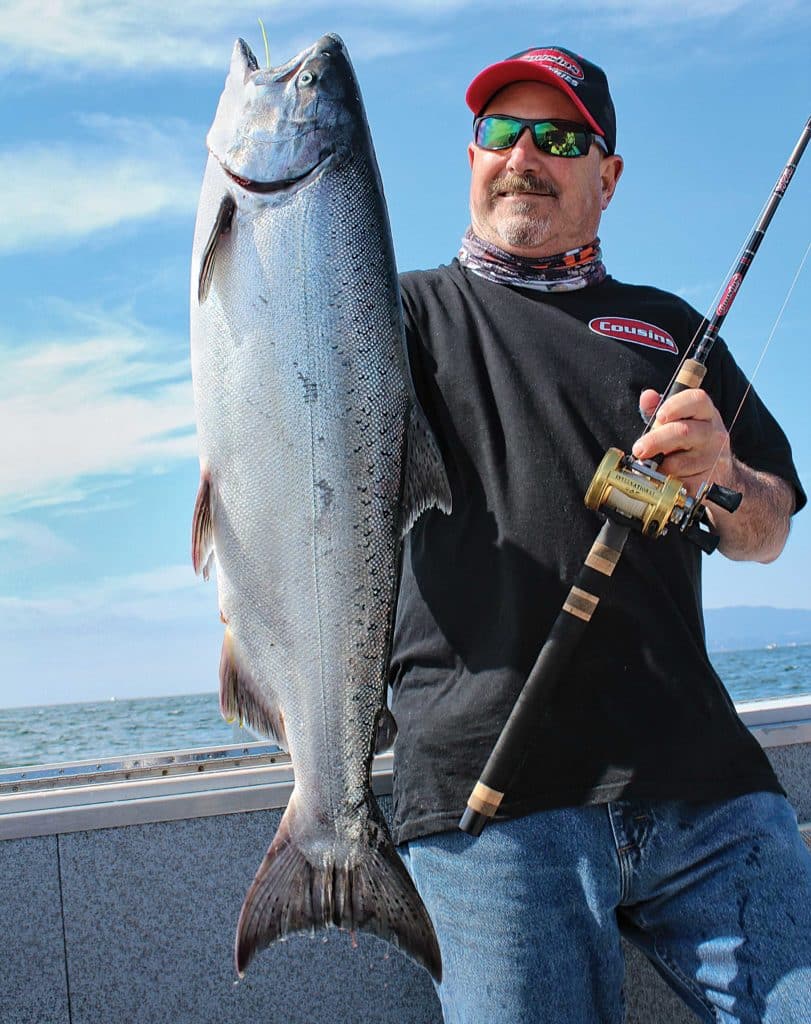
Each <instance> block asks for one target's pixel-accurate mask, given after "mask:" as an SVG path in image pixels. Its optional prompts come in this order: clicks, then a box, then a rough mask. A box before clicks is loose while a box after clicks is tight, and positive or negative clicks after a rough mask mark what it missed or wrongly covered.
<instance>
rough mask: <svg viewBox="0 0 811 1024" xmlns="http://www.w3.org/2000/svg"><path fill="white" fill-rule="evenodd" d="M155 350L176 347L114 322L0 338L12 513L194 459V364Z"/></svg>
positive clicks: (5, 482) (3, 439) (0, 414)
mask: <svg viewBox="0 0 811 1024" xmlns="http://www.w3.org/2000/svg"><path fill="white" fill-rule="evenodd" d="M66 333H67V332H66ZM157 345H160V347H161V349H162V350H163V351H166V350H169V348H170V345H171V342H170V341H169V339H163V338H154V337H150V336H149V335H148V334H147V332H145V331H144V330H143V329H142V328H139V327H138V326H137V325H131V324H130V325H126V324H120V323H117V322H115V321H110V322H108V323H106V324H105V323H100V322H96V323H94V326H93V327H92V329H89V330H88V332H87V333H86V334H77V333H76V331H75V327H74V329H73V332H71V333H67V337H63V338H62V339H61V340H59V341H50V340H48V341H40V342H35V343H31V344H26V345H20V344H19V342H16V343H15V342H10V341H9V340H8V339H6V340H3V339H0V464H2V465H3V474H2V476H1V477H0V499H2V500H3V505H4V508H5V509H6V511H14V510H15V509H16V510H20V509H23V508H27V507H32V506H42V505H52V504H61V503H64V502H68V501H75V500H77V499H81V498H82V497H84V496H85V495H86V494H87V492H88V490H90V489H92V488H93V485H94V480H95V481H96V483H97V482H98V479H99V478H100V477H103V476H105V475H111V474H112V475H121V474H129V473H135V472H137V471H142V470H147V471H154V470H155V469H159V468H164V467H166V466H168V465H170V464H172V463H174V462H176V461H177V460H181V459H188V458H192V457H193V456H194V454H195V452H196V440H195V436H194V407H193V400H192V390H191V383H190V379H189V369H188V362H187V360H185V359H183V360H182V361H178V362H167V361H166V360H165V359H159V358H158V357H157V356H156V355H155V352H156V351H157V347H153V346H157ZM175 346H176V343H175ZM175 350H176V347H175Z"/></svg>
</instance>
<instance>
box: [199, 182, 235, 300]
mask: <svg viewBox="0 0 811 1024" xmlns="http://www.w3.org/2000/svg"><path fill="white" fill-rule="evenodd" d="M236 208H237V204H236V202H235V201H234V198H233V196H231V195H229V194H228V193H226V194H225V195H224V196H223V197H222V200H221V202H220V208H219V210H217V216H216V217H215V218H214V226H213V227H212V229H211V234H210V235H209V236H208V241H207V242H206V247H205V249H203V255H202V258H201V260H200V277H199V280H198V282H197V301H198V302H199V303H200V304H201V305H202V304H203V303H204V302H205V301H206V299H207V298H208V292H209V289H210V288H211V278H212V276H213V274H214V258H215V256H216V253H217V245H218V243H219V241H220V239H221V238H222V236H223V235H227V234H229V232H230V231H231V223H232V221H233V219H234V210H236Z"/></svg>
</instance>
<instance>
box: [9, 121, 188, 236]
mask: <svg viewBox="0 0 811 1024" xmlns="http://www.w3.org/2000/svg"><path fill="white" fill-rule="evenodd" d="M81 123H82V125H83V127H84V128H85V130H86V138H85V139H84V140H83V141H82V142H76V143H70V144H69V143H64V142H63V143H56V142H53V143H48V144H44V143H24V144H22V145H18V146H15V147H14V148H6V149H3V150H0V181H2V182H3V203H2V204H0V252H3V251H13V250H20V249H32V248H38V247H41V246H43V245H48V244H49V243H52V242H53V241H55V240H59V242H60V243H65V242H67V243H70V242H78V241H79V240H81V239H83V238H85V237H87V236H88V235H90V234H92V233H94V232H96V231H100V230H104V229H109V228H113V227H116V226H117V225H120V224H125V223H127V222H133V221H137V220H142V219H144V218H150V217H157V216H159V215H160V216H173V215H178V214H188V215H191V214H192V213H193V211H194V209H195V207H196V205H197V198H198V194H199V190H200V181H201V178H202V171H203V166H204V163H205V149H204V146H203V143H202V141H201V140H202V139H203V137H204V132H203V130H197V131H195V130H193V129H192V128H191V127H190V126H189V125H188V124H186V123H185V122H179V121H164V122H162V123H160V124H155V123H152V122H147V121H145V120H143V121H141V120H135V119H128V118H112V117H105V116H100V115H96V116H86V117H84V118H83V119H82V120H81Z"/></svg>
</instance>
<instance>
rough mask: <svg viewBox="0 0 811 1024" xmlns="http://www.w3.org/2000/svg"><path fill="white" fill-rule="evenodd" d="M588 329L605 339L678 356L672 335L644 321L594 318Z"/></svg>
mask: <svg viewBox="0 0 811 1024" xmlns="http://www.w3.org/2000/svg"><path fill="white" fill-rule="evenodd" d="M589 327H590V328H591V330H592V331H594V333H595V334H602V335H603V337H605V338H615V339H616V340H617V341H630V342H631V343H632V344H634V345H645V346H647V348H658V349H660V350H661V351H663V352H670V353H672V354H673V355H674V356H677V355H678V354H679V349H678V346H677V345H676V342H675V341H674V340H673V335H671V334H668V332H667V331H666V330H664V328H662V327H656V326H655V325H654V324H649V323H646V322H645V321H644V320H630V319H629V318H628V317H624V316H596V317H595V318H594V319H593V320H590V321H589Z"/></svg>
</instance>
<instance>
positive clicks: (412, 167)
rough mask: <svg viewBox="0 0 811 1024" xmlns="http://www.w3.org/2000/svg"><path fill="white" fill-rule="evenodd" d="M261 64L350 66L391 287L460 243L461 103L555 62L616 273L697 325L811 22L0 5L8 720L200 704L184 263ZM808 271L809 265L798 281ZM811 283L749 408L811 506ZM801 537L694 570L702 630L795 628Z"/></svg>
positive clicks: (761, 314) (411, 0)
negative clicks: (200, 204) (323, 41)
mask: <svg viewBox="0 0 811 1024" xmlns="http://www.w3.org/2000/svg"><path fill="white" fill-rule="evenodd" d="M257 16H261V17H263V18H264V21H265V24H266V27H267V32H268V36H269V41H270V49H271V61H272V63H281V62H282V61H283V60H286V59H287V58H288V57H290V56H291V55H292V54H293V53H295V52H296V51H297V50H298V49H300V48H301V47H302V46H304V45H306V44H308V43H310V42H312V41H313V40H314V39H315V38H316V37H317V36H319V35H320V34H322V33H323V32H325V31H338V32H339V33H340V34H341V35H342V36H343V38H344V40H345V42H346V44H347V46H348V48H349V50H350V53H351V54H352V56H353V60H354V63H355V66H356V70H357V73H358V77H359V79H360V83H361V88H362V90H363V93H364V97H365V101H366V105H367V111H368V115H369V121H370V124H371V128H372V135H373V138H374V140H375V144H376V148H377V153H378V159H379V162H380V165H381V170H382V174H383V179H384V184H385V188H386V194H387V199H388V204H389V210H390V215H391V221H392V231H393V235H394V240H395V247H396V250H397V257H398V263H399V266H400V268H401V269H409V268H414V267H428V266H432V265H435V264H437V263H439V262H446V261H447V260H448V259H450V258H451V257H452V256H453V255H454V253H455V251H456V248H457V243H458V239H459V237H460V236H461V234H462V232H463V230H464V228H465V226H466V224H467V179H468V169H467V158H466V154H465V146H466V143H467V138H468V134H469V129H470V117H469V113H468V111H467V108H466V107H465V105H464V101H463V96H464V90H465V88H466V86H467V84H468V82H469V80H470V79H471V78H472V77H473V75H474V74H475V73H476V72H478V71H479V70H480V69H481V68H482V67H484V66H485V65H486V64H488V63H491V62H492V61H494V60H497V59H499V58H500V57H503V56H506V55H508V54H510V53H513V52H515V51H517V50H520V49H523V48H525V47H526V46H529V45H543V44H549V43H558V44H561V45H564V46H567V47H569V48H571V49H573V50H575V51H578V52H581V53H584V54H585V55H587V56H589V57H590V58H591V59H593V60H595V61H596V62H597V63H599V64H601V65H602V66H603V67H604V68H605V69H606V71H607V72H608V75H609V80H610V82H611V85H612V92H613V95H614V100H615V103H616V106H617V110H618V150H619V151H620V152H621V153H622V154H623V155H624V157H625V159H626V171H625V175H624V177H623V180H622V182H621V184H620V188H619V191H618V193H617V196H616V198H615V200H614V203H613V204H612V206H611V208H610V210H609V211H608V213H607V214H606V216H605V219H604V221H603V225H602V228H601V237H602V242H603V252H604V257H605V260H606V264H607V266H608V269H609V271H610V272H611V273H612V274H613V275H614V276H615V277H618V278H620V279H621V280H626V281H631V282H638V283H643V282H644V283H650V284H656V285H658V286H660V287H663V288H668V289H670V290H672V291H675V292H678V293H679V294H681V295H682V296H684V297H685V298H687V299H688V300H689V301H690V302H692V303H693V304H694V305H695V306H697V307H698V308H699V309H701V310H704V309H705V308H706V307H707V306H708V305H709V304H710V303H711V301H712V299H713V296H714V295H715V293H716V291H717V289H718V288H719V286H720V285H721V284H722V282H723V279H724V278H725V276H726V274H727V272H728V269H729V267H730V265H731V263H732V261H733V259H734V257H735V254H736V252H737V250H738V247H739V246H740V244H741V243H742V242H743V240H744V238H745V237H746V235H747V233H748V232H749V230H750V228H751V226H752V224H753V221H754V218H755V215H756V214H757V212H758V210H759V209H760V207H761V205H762V204H763V202H764V201H765V199H766V197H767V196H768V193H769V191H770V189H771V187H772V185H773V184H774V181H775V180H776V178H777V175H778V173H779V171H780V170H781V168H782V166H783V163H784V162H785V160H786V158H787V156H788V153H789V152H790V150H791V147H792V146H793V144H794V142H795V140H796V138H797V136H798V135H799V133H800V131H801V129H802V126H803V124H804V123H805V120H806V118H807V116H808V114H809V113H811V109H810V108H811V103H809V99H811V62H809V60H808V40H809V38H811V8H809V5H808V4H807V3H805V2H791V0H775V2H772V3H770V4H769V5H765V4H762V3H751V2H748V0H718V2H714V3H712V4H706V3H705V2H704V0H682V2H680V3H678V4H677V3H664V2H659V0H648V2H643V0H623V2H620V0H597V2H591V3H588V4H585V3H582V4H581V3H576V2H568V3H564V2H556V0H548V2H545V3H543V4H539V3H537V2H535V3H525V2H518V0H517V2H509V0H502V2H500V3H498V4H494V3H492V2H487V3H485V2H481V0H444V2H443V0H435V2H427V0H425V2H420V0H407V2H406V0H402V2H401V0H375V2H372V0H356V2H347V3H341V2H332V3H326V2H321V0H298V2H297V3H285V4H276V3H268V2H265V3H264V5H263V6H262V7H257V6H255V5H254V4H246V3H242V2H238V0H237V2H232V3H230V4H224V3H222V2H221V0H217V2H214V0H189V2H187V3H184V4H182V5H169V4H166V3H157V2H155V0H141V2H138V3H136V2H134V0H117V2H115V3H112V2H109V3H108V2H103V0H65V2H63V3H60V4H54V3H49V2H46V0H4V4H3V11H2V13H0V75H2V89H0V114H1V115H2V125H3V129H4V130H3V133H2V137H0V181H2V183H3V187H2V203H0V294H1V295H2V308H3V318H2V322H0V466H2V468H3V472H2V474H0V613H2V624H0V630H1V631H2V636H0V652H2V653H0V679H2V683H0V686H2V691H1V692H0V700H1V701H2V703H3V704H6V705H24V704H31V703H40V702H43V703H49V702H61V701H65V700H80V699H94V698H104V697H109V696H126V695H138V694H163V693H177V692H199V691H203V690H212V691H213V690H215V689H216V686H217V681H216V676H217V663H218V658H219V645H220V638H221V626H220V623H219V621H218V617H217V602H216V595H215V588H214V586H213V584H208V585H204V584H202V583H201V582H199V581H198V580H197V579H196V578H195V576H194V574H193V572H192V569H191V566H190V564H189V554H188V552H189V524H190V518H191V510H192V506H193V503H194V497H195V494H196V490H197V476H198V469H197V462H196V448H195V439H194V418H193V408H192V397H191V384H190V377H189V366H188V279H189V253H190V247H191V237H192V229H193V222H194V216H195V208H196V204H197V197H198V193H199V187H200V181H201V177H202V171H203V166H204V162H205V155H206V154H205V142H204V140H205V135H206V131H207V129H208V126H209V123H210V121H211V118H212V116H213V113H214V109H215V107H216V103H217V99H218V97H219V93H220V91H221V89H222V84H223V81H224V77H225V73H226V70H227V67H228V62H229V58H230V52H231V48H232V45H233V42H234V39H235V38H236V37H237V36H240V35H241V36H243V37H245V38H246V39H247V40H248V41H249V43H250V44H251V45H252V47H253V49H254V50H255V52H256V53H257V55H258V56H259V58H260V60H261V61H262V62H263V63H264V49H263V45H262V41H261V34H260V31H259V27H258V25H257ZM810 228H811V156H808V157H806V162H805V163H804V164H803V165H801V167H800V170H799V172H798V174H797V177H796V179H795V181H794V183H793V184H792V186H791V188H790V190H789V192H788V194H787V196H786V199H785V201H784V203H783V205H782V207H781V209H780V210H779V211H778V213H777V215H776V217H775V220H774V222H773V225H772V227H771V228H770V231H769V234H768V235H767V237H766V240H765V242H764V244H763V247H762V250H761V254H760V255H759V256H758V260H757V262H756V263H755V265H754V267H753V269H752V271H751V273H750V275H749V277H748V279H747V281H746V284H745V286H744V288H743V290H742V292H741V295H740V298H739V299H738V300H737V302H736V304H735V306H734V309H733V311H732V313H731V314H730V316H729V318H728V320H727V324H726V329H725V332H724V333H725V336H726V338H727V340H728V341H729V343H730V346H731V347H732V349H733V351H734V353H735V355H736V357H737V359H738V361H739V362H740V364H741V365H742V367H743V368H744V369H745V370H746V371H747V372H751V370H752V369H753V368H754V366H755V364H756V362H757V359H758V357H759V353H760V350H761V348H762V346H763V344H764V342H765V340H766V338H767V336H768V334H769V332H770V330H771V328H772V325H773V323H774V320H775V318H776V316H777V313H778V310H779V309H780V306H781V304H782V302H783V299H784V298H785V294H786V291H787V289H788V287H789V285H790V283H791V280H792V278H793V276H794V274H795V272H796V270H797V267H798V265H799V262H800V260H801V258H802V256H803V253H804V252H805V248H806V245H807V244H808V239H809V234H810V233H811V232H809V229H810ZM809 262H811V261H809ZM810 282H811V268H809V267H806V269H805V271H804V273H803V274H802V276H801V277H800V279H799V281H798V284H797V287H796V289H795V291H794V294H793V296H792V299H791V301H790V303H789V305H788V307H787V310H786V312H785V315H784V317H783V320H782V324H781V326H780V328H779V329H778V330H777V332H776V334H775V337H774V340H773V342H772V345H771V348H770V349H769V352H768V354H767V356H766V358H765V361H764V364H763V366H762V368H761V370H760V372H759V373H758V376H757V381H756V385H757V388H758V390H759V391H760V393H761V394H762V395H763V397H764V398H765V399H766V401H767V403H768V404H769V406H770V407H771V408H772V410H773V411H774V412H775V414H776V415H777V416H778V418H779V419H780V421H781V422H782V424H783V425H784V427H785V429H786V430H787V432H788V434H789V436H790V438H791V440H792V443H793V445H794V449H795V456H796V461H797V465H798V468H799V471H800V474H801V476H802V477H803V479H804V481H805V483H806V487H808V485H809V483H811V436H810V432H809V415H808V402H809V398H808V381H809V379H811V355H809V325H810V324H811V288H809V283H810ZM810 578H811V514H808V513H806V514H803V515H801V516H800V517H799V518H798V520H797V522H796V524H795V526H794V529H793V532H792V536H791V539H790V541H789V546H788V550H787V552H786V553H785V554H784V556H783V557H782V559H781V560H780V561H779V562H777V563H776V564H774V565H772V566H767V567H763V566H750V565H735V564H732V563H729V562H726V561H725V560H724V559H723V558H721V557H720V556H718V555H715V556H713V557H712V558H711V559H709V560H707V563H706V586H705V601H706V604H707V605H708V606H711V607H718V606H723V605H734V604H749V605H759V604H772V605H778V606H784V607H800V608H809V607H811V593H810V592H809V583H808V581H809V579H810Z"/></svg>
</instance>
